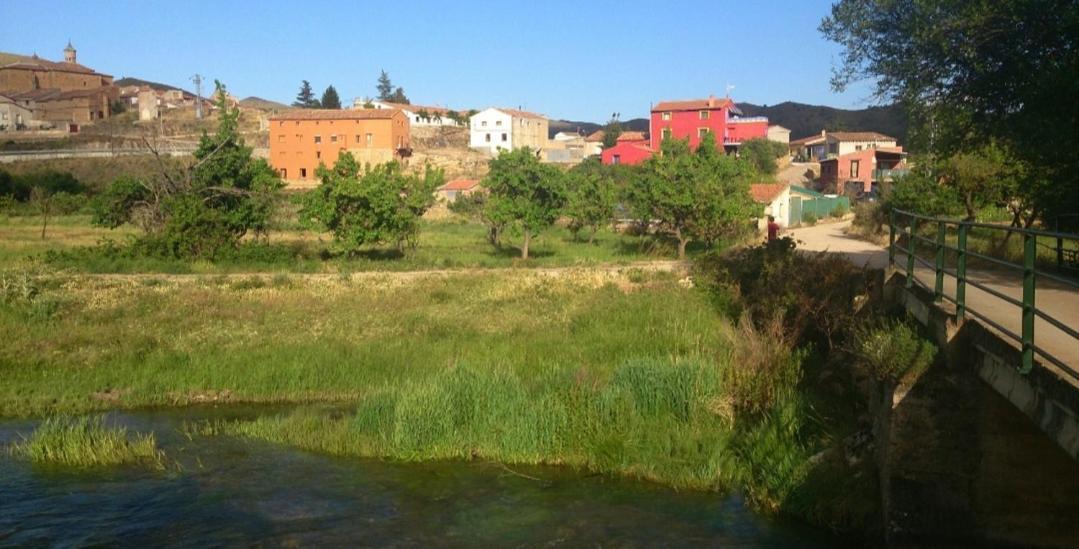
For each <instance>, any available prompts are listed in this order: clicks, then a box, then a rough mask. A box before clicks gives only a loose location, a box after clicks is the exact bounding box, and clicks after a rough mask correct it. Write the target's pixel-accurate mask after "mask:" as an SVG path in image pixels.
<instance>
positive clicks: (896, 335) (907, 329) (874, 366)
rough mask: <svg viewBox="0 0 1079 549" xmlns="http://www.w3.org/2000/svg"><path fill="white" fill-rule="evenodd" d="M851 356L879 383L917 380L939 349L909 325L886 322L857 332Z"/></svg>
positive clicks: (900, 322)
mask: <svg viewBox="0 0 1079 549" xmlns="http://www.w3.org/2000/svg"><path fill="white" fill-rule="evenodd" d="M851 349H852V353H853V354H854V356H855V357H857V358H858V360H859V361H860V362H861V363H862V364H863V365H865V366H866V367H867V368H869V371H870V373H872V374H873V377H875V378H876V379H878V380H881V381H892V382H898V381H900V380H904V379H912V378H916V377H918V376H919V375H920V374H921V373H922V372H924V371H926V370H927V369H928V368H929V366H930V365H931V364H933V360H934V359H936V355H937V348H936V345H934V344H933V343H932V342H931V341H929V340H927V339H925V338H923V337H921V336H920V335H919V334H918V332H917V331H916V330H915V329H914V328H913V327H911V325H910V324H909V323H908V322H903V321H899V320H884V321H881V322H878V323H874V324H870V325H868V326H860V327H859V328H857V329H856V330H855V332H854V337H853V341H852V343H851Z"/></svg>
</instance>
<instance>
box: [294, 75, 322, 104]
mask: <svg viewBox="0 0 1079 549" xmlns="http://www.w3.org/2000/svg"><path fill="white" fill-rule="evenodd" d="M292 106H293V107H299V108H301V109H317V108H318V107H319V102H318V99H316V98H315V92H314V91H312V90H311V83H310V82H308V81H307V80H304V81H303V84H300V93H298V94H296V100H295V101H293V102H292Z"/></svg>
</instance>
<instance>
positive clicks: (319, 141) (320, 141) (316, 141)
mask: <svg viewBox="0 0 1079 549" xmlns="http://www.w3.org/2000/svg"><path fill="white" fill-rule="evenodd" d="M315 143H322V136H321V135H316V136H315Z"/></svg>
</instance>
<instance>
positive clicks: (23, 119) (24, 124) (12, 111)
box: [0, 94, 39, 132]
mask: <svg viewBox="0 0 1079 549" xmlns="http://www.w3.org/2000/svg"><path fill="white" fill-rule="evenodd" d="M33 118H34V113H33V111H31V110H30V108H29V107H26V106H25V105H20V104H19V103H17V102H16V101H15V100H14V99H12V98H11V97H9V96H7V95H3V94H0V132H2V131H13V130H17V129H20V128H29V127H31V126H34V125H35V124H38V123H39V122H36V121H34V120H33Z"/></svg>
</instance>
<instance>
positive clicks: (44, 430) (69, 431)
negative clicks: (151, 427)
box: [12, 416, 165, 469]
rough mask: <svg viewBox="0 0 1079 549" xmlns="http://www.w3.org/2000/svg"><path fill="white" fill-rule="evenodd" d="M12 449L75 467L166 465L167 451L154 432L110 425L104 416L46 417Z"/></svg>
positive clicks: (45, 461) (36, 460)
mask: <svg viewBox="0 0 1079 549" xmlns="http://www.w3.org/2000/svg"><path fill="white" fill-rule="evenodd" d="M12 452H13V453H14V454H15V455H16V456H21V457H23V458H26V459H28V460H30V461H32V462H34V463H37V464H42V465H60V466H65V467H75V468H90V467H103V466H114V465H124V464H141V465H146V466H149V467H153V468H156V469H161V468H163V467H164V463H165V460H164V454H163V453H162V452H161V451H160V450H159V449H158V448H157V441H156V439H155V438H154V435H153V433H149V434H130V433H128V431H127V429H126V428H124V427H109V426H107V425H105V421H104V419H103V418H102V417H101V416H95V417H82V418H74V419H73V418H65V417H53V418H49V419H46V420H45V421H44V422H43V423H42V424H41V425H40V426H38V428H37V429H36V430H35V431H34V433H33V435H31V436H30V437H29V438H28V439H26V440H25V441H23V442H21V443H17V444H16V445H15V446H14V447H13V449H12Z"/></svg>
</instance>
